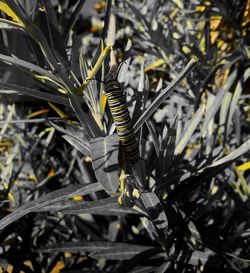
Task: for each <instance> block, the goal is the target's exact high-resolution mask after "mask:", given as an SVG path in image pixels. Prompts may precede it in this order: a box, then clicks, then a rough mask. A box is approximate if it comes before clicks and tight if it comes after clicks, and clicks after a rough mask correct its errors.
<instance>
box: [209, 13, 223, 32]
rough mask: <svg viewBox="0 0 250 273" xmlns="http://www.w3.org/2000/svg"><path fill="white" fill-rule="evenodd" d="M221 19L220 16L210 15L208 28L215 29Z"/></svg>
mask: <svg viewBox="0 0 250 273" xmlns="http://www.w3.org/2000/svg"><path fill="white" fill-rule="evenodd" d="M221 20H222V16H219V15H217V16H211V17H210V29H211V30H216V29H217V28H218V26H219V25H220V23H221Z"/></svg>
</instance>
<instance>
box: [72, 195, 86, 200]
mask: <svg viewBox="0 0 250 273" xmlns="http://www.w3.org/2000/svg"><path fill="white" fill-rule="evenodd" d="M72 199H73V200H75V201H83V200H84V198H83V196H80V195H76V196H73V197H72Z"/></svg>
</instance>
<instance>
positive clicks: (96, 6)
mask: <svg viewBox="0 0 250 273" xmlns="http://www.w3.org/2000/svg"><path fill="white" fill-rule="evenodd" d="M104 7H106V2H105V1H102V2H99V3H97V4H95V6H94V8H95V9H96V10H100V9H103V8H104Z"/></svg>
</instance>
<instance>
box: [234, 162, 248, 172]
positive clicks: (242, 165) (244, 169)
mask: <svg viewBox="0 0 250 273" xmlns="http://www.w3.org/2000/svg"><path fill="white" fill-rule="evenodd" d="M249 169H250V161H248V162H246V163H243V164H241V165H240V166H237V170H238V171H241V172H244V171H247V170H249Z"/></svg>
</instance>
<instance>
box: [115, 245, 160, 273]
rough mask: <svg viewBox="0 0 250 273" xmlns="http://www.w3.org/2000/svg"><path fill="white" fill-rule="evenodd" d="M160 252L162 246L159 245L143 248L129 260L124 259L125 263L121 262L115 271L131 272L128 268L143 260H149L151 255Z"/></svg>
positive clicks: (120, 272)
mask: <svg viewBox="0 0 250 273" xmlns="http://www.w3.org/2000/svg"><path fill="white" fill-rule="evenodd" d="M161 252H162V248H160V247H154V248H151V249H147V250H144V251H142V252H140V253H138V254H137V255H135V256H134V257H132V258H131V259H130V260H128V261H126V263H123V264H122V265H121V266H119V267H118V268H117V272H119V273H128V272H131V271H130V270H131V269H132V268H134V267H137V266H138V264H141V263H144V262H145V261H147V260H149V259H150V258H152V257H153V256H155V255H157V254H158V253H161ZM135 272H136V271H135ZM139 272H140V271H139Z"/></svg>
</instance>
